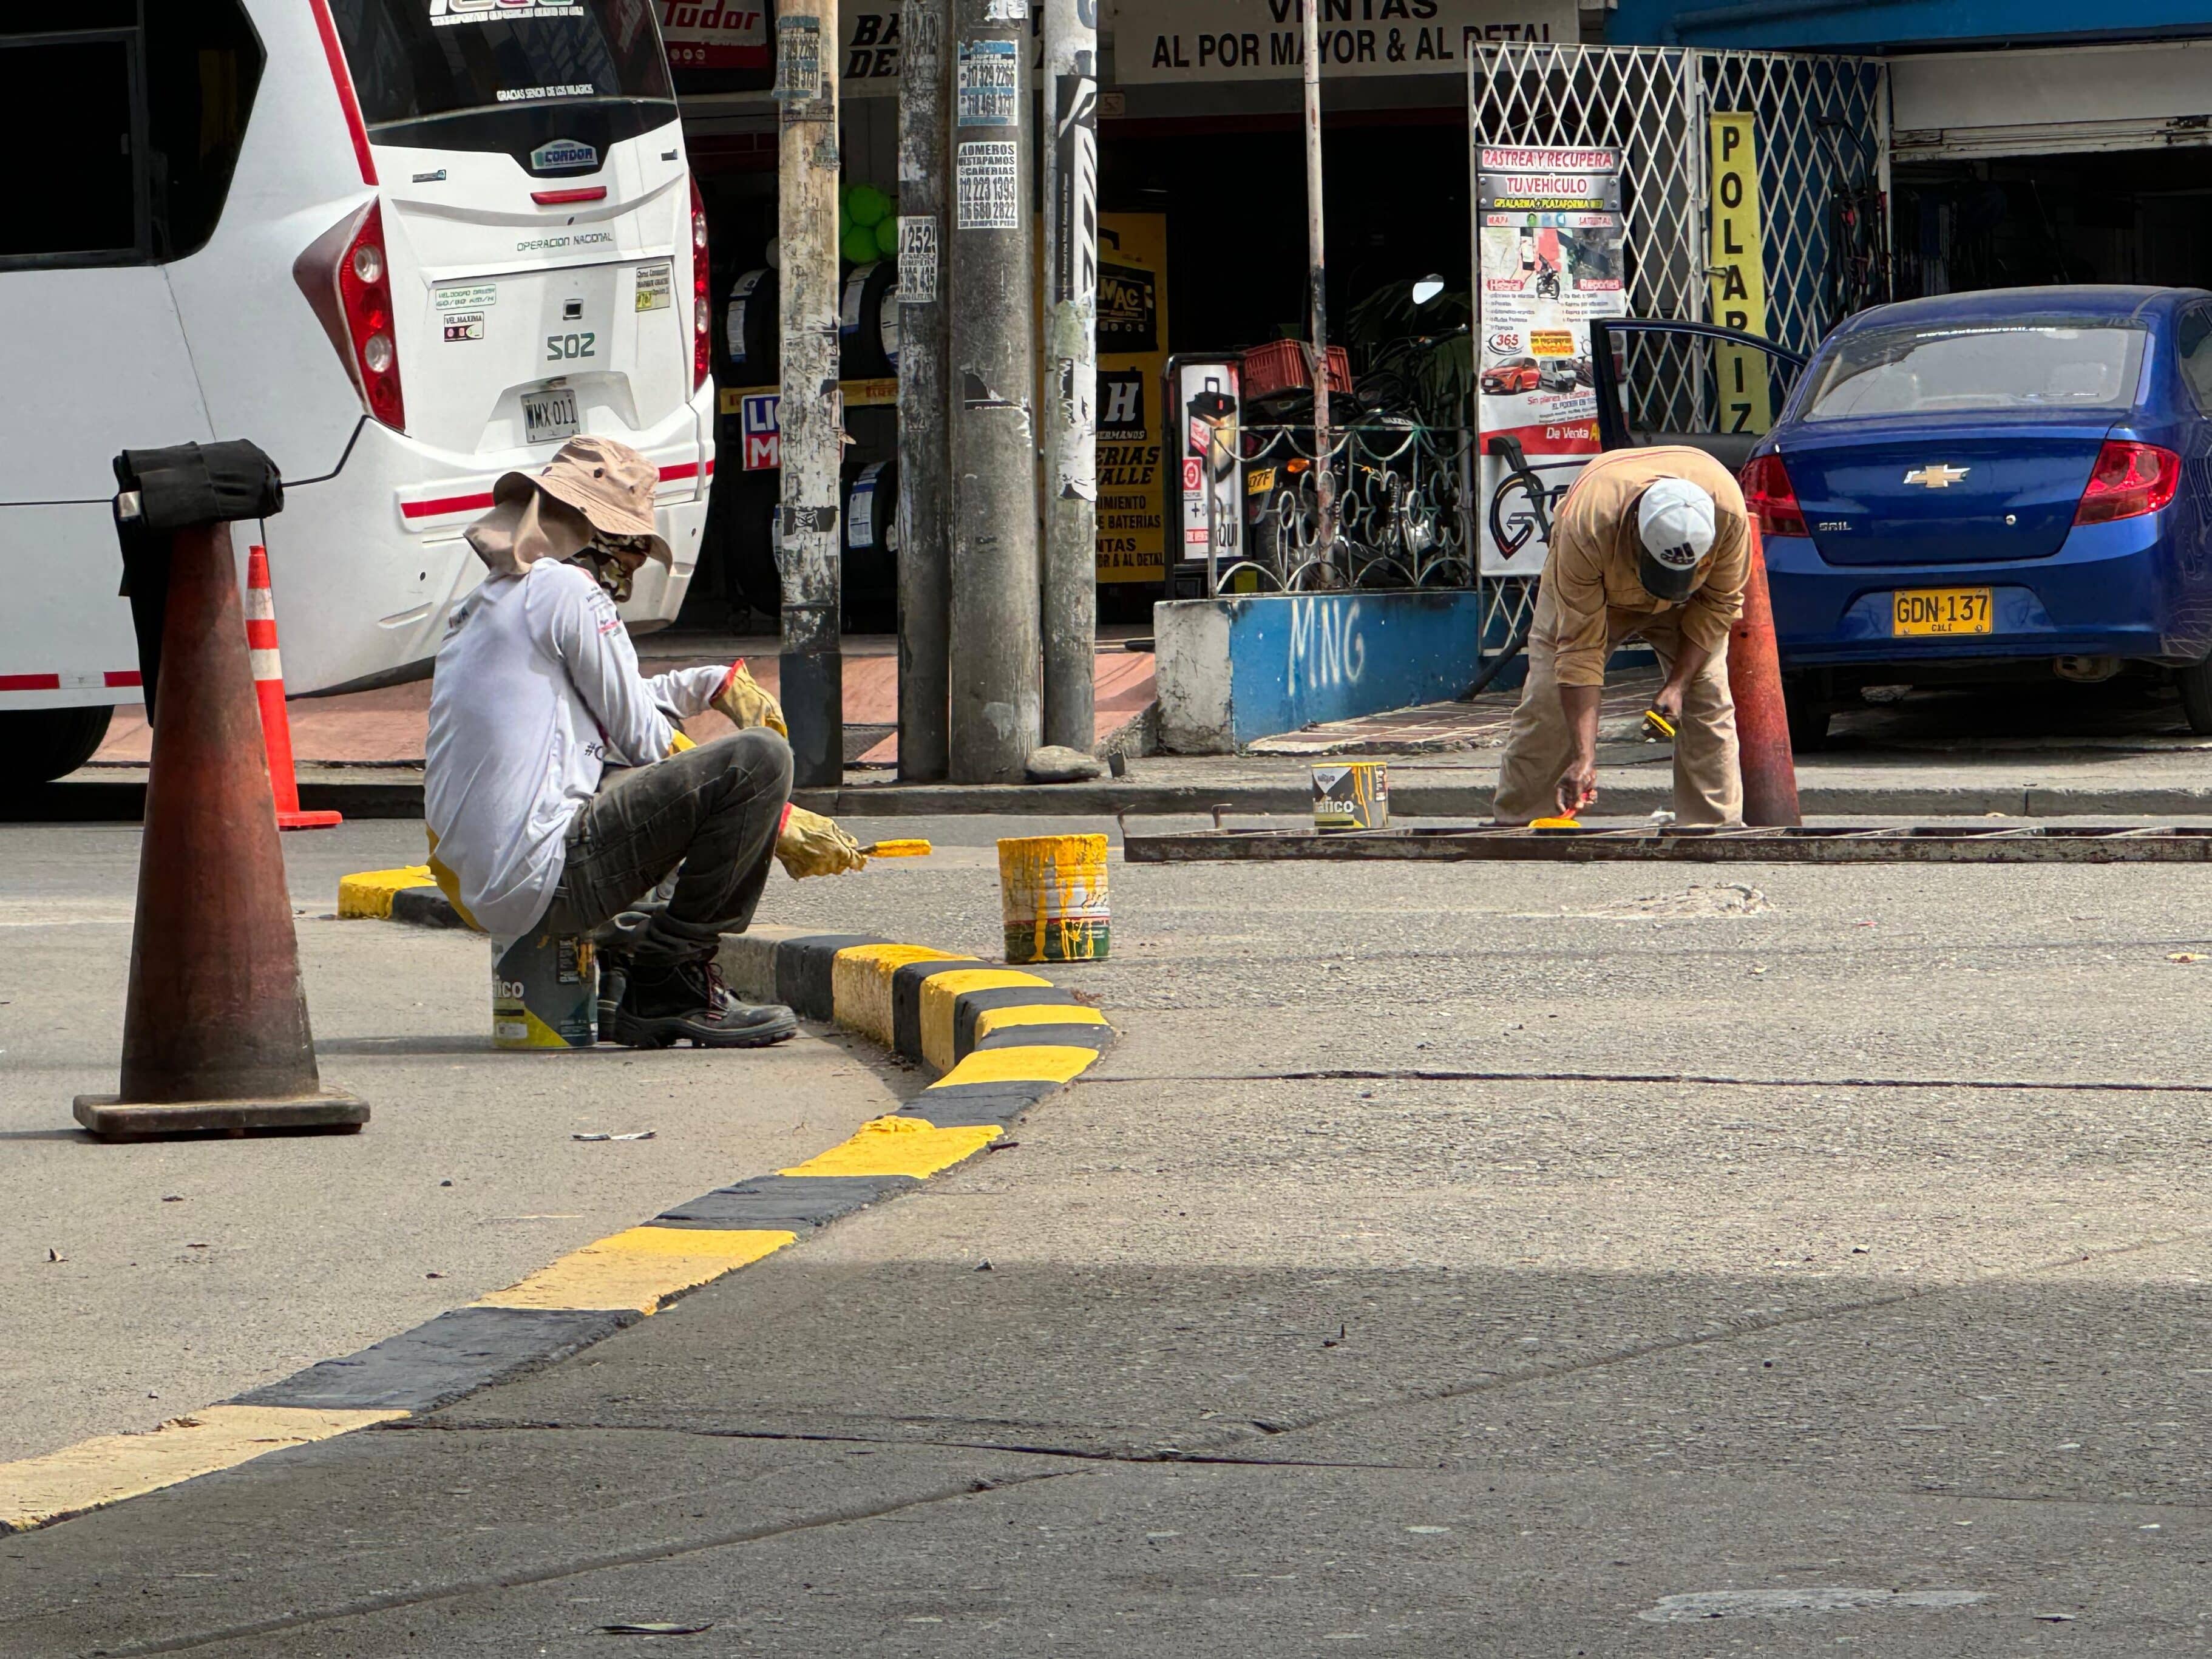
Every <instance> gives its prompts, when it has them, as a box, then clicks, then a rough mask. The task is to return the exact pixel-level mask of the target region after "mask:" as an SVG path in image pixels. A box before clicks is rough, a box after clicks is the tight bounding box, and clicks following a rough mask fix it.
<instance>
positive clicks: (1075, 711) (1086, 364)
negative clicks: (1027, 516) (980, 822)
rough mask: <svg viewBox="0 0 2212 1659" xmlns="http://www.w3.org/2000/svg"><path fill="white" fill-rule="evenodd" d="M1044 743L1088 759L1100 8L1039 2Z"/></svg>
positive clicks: (1094, 618) (1081, 1)
mask: <svg viewBox="0 0 2212 1659" xmlns="http://www.w3.org/2000/svg"><path fill="white" fill-rule="evenodd" d="M1044 129H1045V134H1046V137H1047V140H1048V142H1047V143H1046V145H1045V151H1044V167H1045V175H1044V176H1045V187H1044V199H1045V249H1044V299H1045V394H1044V428H1045V441H1044V449H1045V512H1044V740H1045V741H1046V742H1047V743H1051V744H1064V745H1065V746H1066V747H1067V748H1070V749H1073V750H1077V751H1078V752H1079V753H1081V754H1086V755H1087V754H1089V753H1090V752H1091V745H1092V744H1093V743H1094V742H1096V741H1097V727H1096V725H1095V722H1094V719H1093V712H1092V707H1093V702H1094V695H1095V676H1094V667H1095V661H1094V659H1095V657H1096V654H1097V635H1098V433H1097V405H1098V0H1045V9H1044Z"/></svg>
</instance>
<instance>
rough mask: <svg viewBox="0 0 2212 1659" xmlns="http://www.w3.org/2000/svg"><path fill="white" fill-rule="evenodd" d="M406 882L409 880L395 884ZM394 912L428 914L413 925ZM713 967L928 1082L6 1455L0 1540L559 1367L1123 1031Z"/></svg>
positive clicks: (865, 971) (912, 1173)
mask: <svg viewBox="0 0 2212 1659" xmlns="http://www.w3.org/2000/svg"><path fill="white" fill-rule="evenodd" d="M416 874H420V875H421V876H422V881H421V882H419V883H418V882H410V881H409V880H407V879H405V878H408V877H412V876H415V875H416ZM426 885H428V872H414V871H407V872H398V871H392V872H377V873H376V874H375V875H374V876H368V877H349V878H347V879H346V881H345V883H343V884H342V885H341V888H340V913H341V914H342V915H344V914H350V915H380V916H385V917H390V918H395V919H402V920H422V921H428V922H429V923H430V924H431V925H434V926H450V925H453V923H451V922H448V921H445V920H444V919H442V918H440V917H438V916H436V915H434V914H430V913H432V912H434V911H435V908H436V907H437V906H439V905H444V904H445V898H444V895H442V894H441V893H439V892H438V890H437V889H436V888H435V886H434V885H431V886H429V890H428V896H427V897H426V896H421V895H422V889H423V887H424V886H426ZM403 900H407V901H410V908H420V909H421V910H422V912H424V914H423V915H421V916H420V917H410V916H405V915H403V914H402V912H401V909H400V901H403ZM432 900H435V905H434V904H433V903H432V902H431V901H432ZM349 903H350V904H351V906H352V907H353V908H349ZM379 907H380V908H379ZM447 908H448V910H450V907H447ZM720 964H721V968H722V972H723V976H724V977H725V978H726V980H727V981H729V983H730V985H731V987H732V988H733V989H734V990H736V991H737V993H738V994H739V995H740V996H744V997H746V998H748V999H750V1000H755V1001H775V1002H781V1003H785V1004H787V1005H788V1006H790V1007H791V1008H792V1009H793V1011H794V1012H797V1013H798V1014H799V1016H800V1017H801V1018H806V1019H814V1020H829V1021H834V1022H835V1023H836V1024H839V1025H842V1026H844V1027H846V1028H847V1029H848V1030H853V1031H856V1032H858V1033H860V1034H861V1035H863V1036H869V1037H872V1038H873V1039H875V1040H876V1041H877V1042H881V1043H883V1044H884V1045H885V1046H886V1047H888V1048H891V1049H892V1050H893V1051H895V1052H896V1053H897V1054H902V1055H904V1056H906V1057H907V1058H908V1059H910V1060H918V1061H920V1062H921V1063H922V1064H924V1065H926V1066H928V1067H930V1068H931V1069H932V1070H933V1071H935V1072H937V1073H940V1075H939V1077H938V1079H937V1080H936V1081H935V1082H934V1083H933V1084H931V1085H929V1086H928V1087H927V1088H926V1089H924V1090H923V1091H921V1093H920V1094H918V1095H917V1096H915V1097H914V1098H913V1099H912V1100H911V1101H909V1102H908V1103H907V1108H906V1109H904V1110H902V1111H901V1112H898V1113H896V1114H893V1115H889V1116H885V1117H879V1118H876V1119H874V1120H872V1121H870V1122H868V1123H866V1124H864V1125H862V1126H861V1127H860V1130H859V1131H858V1132H857V1133H854V1135H853V1136H852V1137H851V1138H849V1139H847V1140H845V1141H844V1142H842V1144H841V1145H838V1146H832V1147H830V1148H829V1150H828V1151H826V1152H822V1153H819V1154H817V1156H815V1157H813V1158H808V1159H807V1160H806V1161H805V1162H804V1163H802V1164H794V1165H793V1166H792V1167H791V1168H789V1169H786V1170H777V1171H775V1173H773V1174H770V1175H764V1176H754V1177H753V1178H751V1179H750V1180H744V1181H738V1182H732V1183H731V1184H730V1185H728V1186H724V1187H716V1188H714V1189H712V1190H711V1191H709V1192H706V1193H702V1194H700V1195H699V1196H698V1197H697V1198H695V1199H692V1200H690V1201H689V1202H687V1203H683V1204H677V1205H672V1206H670V1207H669V1208H668V1209H666V1210H665V1211H663V1212H661V1213H660V1214H659V1215H657V1216H655V1217H653V1218H652V1219H651V1220H650V1221H647V1223H645V1224H644V1225H642V1226H637V1227H631V1228H629V1229H626V1230H625V1231H622V1232H618V1233H616V1234H614V1235H612V1236H611V1237H607V1238H603V1239H600V1240H599V1241H598V1242H597V1243H592V1244H587V1245H586V1246H584V1247H583V1248H582V1249H578V1250H574V1251H571V1252H570V1253H569V1254H568V1255H564V1256H562V1258H561V1259H560V1260H559V1261H555V1262H553V1263H552V1264H551V1265H550V1266H549V1267H544V1268H542V1269H540V1270H539V1271H538V1272H537V1273H532V1274H530V1275H529V1276H528V1277H527V1278H526V1279H523V1280H521V1281H520V1283H519V1284H515V1285H509V1286H508V1287H507V1289H505V1290H503V1291H494V1292H493V1293H492V1294H491V1295H489V1296H486V1297H482V1298H481V1299H479V1300H478V1301H477V1302H475V1303H473V1304H471V1305H470V1306H467V1307H465V1308H456V1309H454V1310H453V1311H451V1312H449V1313H444V1314H441V1315H439V1316H437V1317H436V1318H435V1319H432V1320H430V1321H428V1322H426V1323H424V1324H422V1325H418V1326H416V1328H414V1329H413V1330H410V1331H404V1332H402V1333H400V1334H398V1335H397V1336H392V1337H387V1338H386V1339H385V1340H383V1341H381V1342H377V1343H374V1344H372V1345H371V1346H368V1347H366V1348H363V1349H362V1350H361V1352H358V1353H354V1354H349V1355H347V1356H346V1357H345V1358H341V1359H326V1360H324V1361H323V1362H322V1363H320V1364H315V1365H310V1366H309V1367H308V1368H307V1370H303V1371H301V1372H298V1373H297V1374H296V1375H295V1376H289V1377H287V1378H285V1379H284V1380H283V1381H282V1382H279V1383H270V1384H269V1385H268V1386H267V1387H265V1388H260V1389H253V1390H252V1391H251V1392H249V1393H246V1394H242V1395H239V1396H238V1397H237V1398H235V1399H234V1400H230V1401H225V1402H223V1403H222V1404H221V1405H217V1406H211V1407H206V1408H205V1409H204V1410H202V1411H199V1412H196V1413H192V1414H191V1416H188V1417H182V1418H178V1419H173V1420H172V1421H171V1422H168V1423H165V1424H163V1425H161V1427H160V1428H159V1429H157V1430H155V1431H152V1432H150V1433H146V1434H121V1435H106V1436H102V1437H100V1438H98V1439H94V1440H88V1441H85V1442H82V1443H80V1444H78V1445H75V1446H69V1447H65V1448H64V1449H61V1450H60V1451H57V1452H50V1453H48V1454H46V1455H44V1456H42V1457H34V1458H29V1459H26V1460H24V1461H23V1462H15V1463H6V1464H0V1534H7V1533H11V1532H22V1531H27V1530H30V1529H31V1528H36V1527H43V1526H47V1525H50V1524H52V1522H57V1521H64V1520H67V1519H69V1518H70V1516H77V1515H82V1514H86V1513H88V1512H89V1511H91V1510H97V1509H103V1508H106V1507H107V1506H108V1505H110V1504H116V1503H120V1502H121V1501H123V1500H124V1499H125V1498H133V1497H137V1496H138V1495H140V1494H141V1493H144V1492H155V1491H158V1490H160V1489H161V1488H162V1487H165V1486H174V1485H176V1484H178V1483H179V1482H180V1481H184V1480H191V1479H192V1478H194V1477H195V1476H197V1475H202V1474H212V1473H214V1472H215V1471H216V1470H219V1469H225V1468H233V1467H234V1466H236V1465H238V1464H240V1463H244V1462H249V1461H251V1460H252V1459H253V1458H256V1457H258V1456H261V1455H264V1454H265V1453H268V1452H271V1451H276V1450H277V1449H281V1448H283V1447H285V1446H293V1445H302V1444H305V1443H308V1442H310V1441H315V1440H322V1439H327V1438H329V1437H331V1436H333V1435H339V1434H344V1433H347V1432H349V1431H352V1430H355V1429H361V1428H368V1427H371V1426H374V1425H378V1424H383V1423H390V1422H392V1421H395V1420H398V1419H404V1418H408V1417H411V1416H416V1415H418V1414H420V1413H426V1412H431V1411H435V1410H437V1409H439V1408H440V1407H444V1406H448V1405H451V1404H452V1403H453V1401H457V1400H459V1399H461V1398H462V1397H463V1396H465V1395H469V1394H472V1393H474V1392H475V1391H476V1390H477V1389H483V1388H488V1387H489V1386H491V1385H492V1384H494V1383H504V1382H507V1381H510V1380H512V1379H513V1378H515V1377H517V1376H522V1375H523V1374H525V1373H526V1372H529V1371H532V1370H538V1369H540V1368H541V1367H544V1366H546V1365H550V1364H553V1363H555V1362H556V1361H558V1360H562V1359H565V1358H568V1356H569V1355H571V1354H574V1353H575V1352H578V1351H579V1350H580V1349H583V1348H586V1347H588V1346H591V1345H592V1343H594V1342H597V1341H599V1340H600V1339H601V1338H603V1337H607V1336H611V1335H612V1334H614V1333H615V1332H617V1331H618V1330H620V1329H622V1328H623V1327H624V1326H627V1325H631V1324H635V1322H637V1321H639V1320H641V1319H643V1318H645V1317H647V1316H649V1315H651V1314H653V1313H655V1312H657V1311H659V1310H660V1309H661V1308H663V1307H665V1306H666V1305H667V1304H669V1302H671V1300H673V1299H674V1298H675V1297H679V1296H681V1295H683V1294H684V1292H685V1291H691V1290H695V1289H696V1288H697V1287H698V1286H700V1285H705V1284H708V1283H710V1282H712V1281H713V1280H714V1279H720V1278H721V1277H722V1276H723V1275H724V1274H726V1273H732V1272H734V1271H736V1270H737V1269H738V1268H739V1267H745V1266H747V1265H748V1264H749V1263H751V1262H754V1261H760V1260H761V1259H763V1257H765V1256H769V1255H774V1254H775V1252H777V1251H779V1250H781V1249H787V1248H788V1247H790V1246H791V1245H793V1244H795V1243H799V1242H800V1241H801V1240H803V1239H805V1237H808V1236H809V1235H810V1234H811V1233H813V1232H814V1231H817V1229H819V1228H822V1227H824V1226H827V1225H829V1223H831V1222H832V1221H835V1220H836V1219H838V1218H840V1217H842V1216H847V1215H850V1214H852V1213H853V1212H855V1211H857V1210H862V1209H866V1207H867V1206H870V1205H872V1204H875V1203H878V1202H879V1201H881V1200H884V1199H886V1198H890V1197H894V1196H896V1194H899V1193H902V1192H904V1191H907V1190H908V1189H909V1188H915V1187H917V1186H919V1185H920V1184H921V1182H924V1181H926V1180H927V1179H928V1178H929V1177H930V1176H933V1175H937V1174H939V1173H940V1172H941V1171H943V1170H949V1169H951V1167H952V1166H953V1165H955V1164H959V1163H961V1162H962V1161H963V1160H964V1159H966V1158H971V1157H973V1156H974V1155H975V1154H976V1153H977V1152H981V1151H982V1150H983V1149H984V1148H985V1147H987V1146H989V1145H990V1144H991V1143H992V1142H993V1141H994V1140H996V1139H998V1138H999V1137H1000V1134H1001V1133H1004V1132H1005V1130H1006V1127H1007V1126H1008V1125H1009V1124H1010V1123H1011V1122H1012V1121H1013V1120H1014V1119H1015V1118H1016V1117H1017V1116H1018V1115H1019V1114H1020V1113H1022V1112H1024V1111H1025V1110H1027V1109H1029V1108H1030V1107H1031V1106H1034V1105H1036V1103H1038V1102H1039V1101H1041V1100H1043V1099H1044V1098H1046V1097H1048V1096H1050V1095H1053V1094H1056V1093H1058V1092H1059V1091H1060V1090H1061V1089H1062V1088H1064V1087H1066V1085H1068V1084H1069V1083H1071V1082H1073V1080H1074V1079H1076V1078H1078V1077H1079V1076H1080V1075H1081V1074H1082V1073H1084V1072H1085V1070H1087V1069H1088V1068H1089V1067H1090V1066H1092V1065H1094V1064H1096V1063H1097V1059H1098V1057H1099V1055H1100V1054H1103V1053H1104V1052H1105V1050H1106V1048H1108V1047H1109V1045H1110V1044H1111V1042H1113V1038H1114V1030H1113V1028H1112V1027H1111V1026H1110V1025H1109V1024H1107V1023H1106V1019H1105V1017H1104V1016H1103V1014H1101V1013H1100V1012H1098V1011H1097V1009H1096V1008H1092V1007H1090V1006H1086V1005H1085V1004H1084V1003H1083V1002H1081V1001H1080V1000H1079V999H1078V998H1077V997H1076V996H1075V994H1073V993H1072V992H1069V991H1066V990H1062V989H1061V988H1060V987H1057V986H1055V985H1054V984H1053V983H1052V982H1051V981H1048V980H1045V979H1042V978H1040V977H1038V976H1037V975H1035V974H1030V973H1025V972H1022V971H1019V970H1017V969H1007V968H1004V967H1000V966H997V965H994V964H993V963H987V962H983V961H981V960H979V959H977V958H975V957H962V956H957V955H952V954H950V953H947V952H945V951H933V950H931V949H929V948H927V946H924V945H902V944H896V943H894V942H892V941H890V940H888V939H874V938H869V937H866V936H863V935H859V934H848V933H806V932H804V931H802V930H799V929H795V928H768V927H760V928H755V929H753V930H752V931H751V932H750V933H733V934H730V935H727V936H726V937H725V938H724V939H723V941H722V950H721V957H720Z"/></svg>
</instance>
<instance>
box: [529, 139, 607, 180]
mask: <svg viewBox="0 0 2212 1659" xmlns="http://www.w3.org/2000/svg"><path fill="white" fill-rule="evenodd" d="M598 166H599V151H598V150H597V149H594V148H593V147H592V145H590V144H580V143H577V142H576V141H575V140H574V138H556V139H554V140H553V141H552V142H551V143H546V144H540V145H538V148H537V149H533V150H532V151H531V152H530V170H531V171H532V173H566V172H568V171H569V170H570V169H572V168H575V167H598Z"/></svg>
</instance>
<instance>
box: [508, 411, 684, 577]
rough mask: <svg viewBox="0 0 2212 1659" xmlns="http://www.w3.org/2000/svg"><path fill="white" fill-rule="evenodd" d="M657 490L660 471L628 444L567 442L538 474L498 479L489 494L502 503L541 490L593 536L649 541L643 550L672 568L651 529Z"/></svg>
mask: <svg viewBox="0 0 2212 1659" xmlns="http://www.w3.org/2000/svg"><path fill="white" fill-rule="evenodd" d="M659 488H660V469H659V467H657V466H655V465H653V463H652V462H651V461H648V460H647V459H645V457H644V456H642V455H641V454H639V453H637V451H635V449H632V448H631V447H629V445H628V444H625V443H617V441H615V440H614V439H612V438H571V439H569V440H568V442H567V443H565V444H562V446H561V448H560V451H559V453H556V455H555V456H554V457H553V459H551V460H550V461H548V462H546V463H545V465H544V466H542V467H540V468H538V471H536V472H534V473H533V472H508V473H505V474H502V475H501V477H500V480H499V482H498V483H495V484H494V485H493V486H492V488H491V493H492V499H493V500H494V501H502V502H503V501H512V500H513V499H515V498H516V497H517V496H518V495H520V494H521V493H522V492H523V491H524V490H526V489H538V490H543V491H544V493H545V494H546V495H550V496H551V497H552V498H553V499H554V500H555V501H560V502H562V503H563V504H564V505H566V506H568V507H574V508H575V509H576V511H577V512H579V513H582V514H583V515H584V517H585V519H586V520H588V521H589V522H590V524H591V526H592V529H594V530H597V531H600V532H604V533H605V534H606V535H610V536H649V537H651V538H652V544H651V545H650V546H649V547H648V548H647V551H648V552H649V553H651V554H652V556H653V557H654V558H656V559H658V560H659V561H660V562H661V563H663V564H671V563H673V562H674V557H673V556H672V555H671V553H670V552H669V550H668V544H667V543H666V542H665V540H663V539H662V538H661V536H660V532H659V531H658V530H657V529H655V528H654V526H653V495H654V493H655V492H656V491H658V490H659Z"/></svg>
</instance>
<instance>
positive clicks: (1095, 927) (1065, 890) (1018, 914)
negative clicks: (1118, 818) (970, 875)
mask: <svg viewBox="0 0 2212 1659" xmlns="http://www.w3.org/2000/svg"><path fill="white" fill-rule="evenodd" d="M999 895H1000V906H1001V908H1002V911H1003V913H1004V915H1005V919H1006V960H1007V961H1008V962H1099V961H1103V960H1104V958H1105V956H1106V951H1107V947H1108V945H1109V944H1110V943H1111V942H1112V937H1113V924H1112V921H1111V917H1110V915H1109V911H1108V909H1107V906H1106V837H1105V836H1018V837H1012V838H1010V839H1008V840H1005V841H1002V842H1000V843H999Z"/></svg>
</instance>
